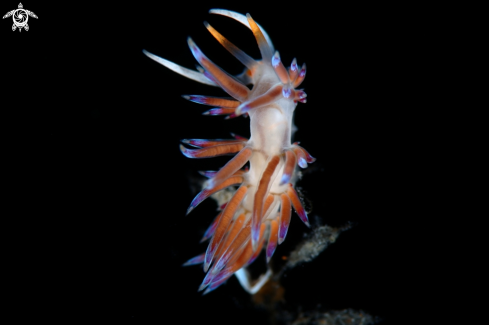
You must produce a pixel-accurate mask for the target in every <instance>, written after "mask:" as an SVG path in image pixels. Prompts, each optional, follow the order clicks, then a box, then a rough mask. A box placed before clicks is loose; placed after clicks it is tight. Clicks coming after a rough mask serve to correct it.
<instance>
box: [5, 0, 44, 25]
mask: <svg viewBox="0 0 489 325" xmlns="http://www.w3.org/2000/svg"><path fill="white" fill-rule="evenodd" d="M10 16H12V19H13V21H14V24H13V25H12V31H15V29H17V28H18V29H19V32H20V31H22V28H24V29H25V30H29V25H27V21H28V20H29V16H31V17H34V18H36V19H37V16H36V14H35V13H33V12H32V11H29V10H25V9H23V6H22V3H19V8H18V9H14V10H12V11H9V12H7V13H6V14H5V16H3V18H4V19H5V18H7V17H10Z"/></svg>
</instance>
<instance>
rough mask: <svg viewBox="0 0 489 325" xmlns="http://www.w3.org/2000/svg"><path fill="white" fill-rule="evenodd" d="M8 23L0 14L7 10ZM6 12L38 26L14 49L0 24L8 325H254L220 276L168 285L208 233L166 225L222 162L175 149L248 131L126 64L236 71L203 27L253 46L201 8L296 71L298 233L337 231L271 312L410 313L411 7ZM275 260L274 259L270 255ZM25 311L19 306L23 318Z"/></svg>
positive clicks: (182, 6)
mask: <svg viewBox="0 0 489 325" xmlns="http://www.w3.org/2000/svg"><path fill="white" fill-rule="evenodd" d="M8 5H9V6H8V7H5V6H7V3H5V4H2V7H1V9H2V10H3V11H4V12H7V11H9V10H12V9H15V8H16V7H17V3H14V2H11V3H9V4H8ZM23 5H24V8H25V9H29V10H31V11H33V12H34V13H36V15H38V17H39V19H34V18H30V19H29V26H30V30H29V31H27V32H26V31H24V30H23V31H22V32H20V33H19V32H18V31H15V32H12V31H11V29H10V27H11V23H12V22H11V21H10V20H9V19H5V20H2V21H1V26H0V27H1V28H0V29H1V32H0V35H1V43H2V50H1V51H2V53H1V55H2V61H1V62H2V70H3V71H4V73H3V76H2V79H3V80H2V84H4V85H5V86H3V87H2V88H3V89H4V90H3V91H4V93H3V96H2V97H3V98H4V104H3V105H2V106H3V110H2V111H3V114H4V119H3V124H4V131H5V132H4V140H5V142H4V143H5V149H6V150H5V156H4V157H5V161H6V162H7V165H8V167H6V171H7V173H6V174H7V176H8V177H9V178H10V177H11V178H12V179H13V181H14V182H13V184H12V188H11V191H9V192H10V195H9V197H8V198H9V200H10V199H12V201H11V202H13V203H14V205H15V207H16V209H15V214H13V215H12V217H11V218H8V221H7V224H6V227H4V231H5V232H6V233H5V237H4V238H5V239H6V245H5V246H4V247H5V251H6V254H5V258H6V261H7V262H6V265H9V267H8V269H9V270H11V275H12V279H15V280H12V282H13V283H14V285H15V284H18V285H19V286H20V287H19V288H20V289H19V290H15V291H14V292H15V293H12V299H11V302H12V304H13V306H16V307H18V306H19V305H20V306H21V310H22V311H21V312H19V313H18V315H21V316H22V315H24V314H30V315H33V316H34V317H36V318H39V319H62V320H65V321H73V320H76V319H78V318H88V319H92V320H94V321H96V320H98V319H100V318H101V317H103V318H104V319H107V320H116V321H132V322H134V323H140V324H146V323H147V324H149V323H151V324H155V323H165V324H167V323H169V324H173V323H185V324H187V323H189V324H191V323H194V322H206V321H212V322H213V324H249V323H253V324H269V320H268V318H267V313H266V311H264V310H263V309H260V308H259V307H256V306H254V305H253V303H252V302H251V299H250V296H249V295H248V294H247V293H246V292H244V290H243V289H242V288H241V287H240V286H239V284H238V282H237V281H236V279H235V278H232V279H230V280H229V281H228V283H227V284H225V285H223V286H222V287H220V288H219V289H218V290H216V291H214V292H212V293H210V294H209V295H206V296H202V295H201V294H200V293H198V292H197V288H198V287H199V285H200V283H201V281H202V279H203V276H204V273H203V272H202V271H201V270H200V269H199V268H198V267H188V268H183V267H181V264H182V263H183V262H185V261H186V260H187V259H189V258H190V257H193V256H195V255H198V254H200V253H201V252H203V251H204V250H205V245H204V244H199V240H200V238H201V236H202V234H203V231H204V230H205V229H206V227H207V226H208V225H209V223H210V222H211V220H212V219H213V217H214V215H215V204H214V202H212V201H210V200H209V202H207V201H206V202H204V203H202V205H201V206H199V207H198V208H197V209H196V210H195V211H193V212H192V213H191V214H190V215H188V216H185V211H186V209H187V207H188V205H189V203H190V201H191V200H192V198H193V197H194V196H195V194H196V190H197V189H198V181H199V180H201V177H200V176H199V175H198V173H197V171H198V170H213V169H217V168H219V167H220V166H222V165H223V164H224V163H225V161H226V158H214V159H209V160H191V159H188V158H185V157H184V156H183V155H182V154H181V153H180V151H179V148H178V147H179V141H180V140H181V139H184V138H204V139H207V138H208V139H212V138H226V137H229V133H230V132H235V133H238V134H241V135H243V136H248V135H249V129H248V128H249V126H248V120H246V119H243V118H238V119H233V120H230V121H224V120H223V119H222V117H207V116H201V113H202V112H203V111H204V110H206V109H207V107H206V106H202V105H198V104H195V103H191V102H188V101H186V100H184V99H183V98H181V95H182V94H200V95H215V96H222V95H223V92H221V91H220V90H218V89H215V88H213V87H209V86H205V85H201V84H198V83H196V82H194V81H191V80H188V79H186V78H184V77H181V76H179V75H177V74H175V73H173V72H171V71H169V70H168V69H166V68H164V67H163V66H161V65H158V64H157V63H155V62H154V61H152V60H150V59H149V58H147V57H146V56H145V55H143V53H142V49H146V50H148V51H149V52H151V53H154V54H155V55H158V56H161V57H164V58H166V59H168V60H170V61H173V62H176V63H178V64H180V65H182V66H185V67H189V68H193V67H194V66H195V63H196V62H195V60H194V58H193V57H192V54H191V53H190V50H189V49H188V47H187V44H186V39H187V37H188V36H191V37H192V38H193V40H194V41H195V42H196V43H197V45H198V46H199V47H200V48H201V49H202V51H203V52H204V53H206V55H207V56H208V57H209V58H211V60H213V61H214V62H216V63H217V64H219V65H220V66H221V67H222V68H224V69H225V70H226V71H228V72H230V73H232V74H237V73H240V72H241V71H242V66H241V64H240V63H239V61H237V60H235V59H234V58H233V57H232V56H231V55H230V54H229V53H228V52H227V51H226V50H224V49H223V48H222V47H221V45H219V43H218V42H217V41H215V40H214V39H213V37H212V36H211V35H210V34H209V33H208V32H207V30H206V29H205V27H204V25H203V21H208V22H209V23H211V25H212V26H213V27H215V28H216V29H217V30H218V31H220V32H221V33H222V34H224V36H226V37H227V38H228V39H230V40H231V41H232V42H233V43H234V44H236V45H237V46H238V47H240V48H241V49H243V50H245V51H246V52H247V53H248V54H250V55H251V56H253V57H255V58H258V57H259V51H258V49H257V47H256V43H255V41H254V39H253V36H252V33H251V32H250V31H249V30H248V29H247V28H245V27H244V26H242V25H241V24H239V23H238V22H235V21H234V20H231V19H228V18H226V17H221V16H217V15H209V14H208V10H209V9H211V8H224V9H229V10H234V11H237V12H240V13H247V12H249V13H250V14H251V15H252V17H253V18H254V19H255V20H256V21H257V22H259V23H260V24H261V25H262V26H263V27H264V28H265V29H266V31H267V32H268V34H269V35H270V37H271V39H272V41H273V42H274V45H275V48H276V49H277V50H279V51H280V54H281V58H282V60H283V62H284V64H286V65H287V66H288V65H289V64H290V61H291V60H292V58H294V57H296V58H297V59H298V62H299V63H300V64H302V63H303V62H306V64H307V67H308V70H307V76H306V80H305V82H304V83H303V87H304V88H305V90H306V92H307V94H308V102H307V103H306V104H299V105H298V107H297V109H296V115H295V124H296V125H297V127H298V132H297V133H296V134H295V141H300V142H301V145H302V146H304V147H305V148H306V149H307V150H308V151H309V152H310V153H311V154H312V155H313V156H314V157H316V158H317V161H316V162H315V163H314V164H312V165H310V167H309V169H308V172H305V173H304V178H303V180H302V181H301V182H300V183H299V185H300V186H301V188H302V189H303V191H304V194H305V196H306V198H307V200H308V201H309V202H311V207H312V212H311V213H310V218H311V221H312V225H313V227H314V226H319V225H322V224H328V225H331V226H342V225H345V224H347V223H348V222H352V223H353V224H354V227H353V228H352V229H351V230H348V231H346V232H344V233H343V234H341V235H340V237H339V239H338V241H337V242H336V243H335V244H334V245H332V246H330V247H329V248H328V249H327V250H326V251H324V252H323V253H322V254H321V255H320V256H319V257H318V258H317V259H316V260H315V261H314V262H312V263H308V264H303V265H301V266H299V267H297V268H296V269H294V270H292V271H290V272H287V273H286V277H285V278H284V279H283V284H284V286H285V289H286V293H285V297H284V298H285V304H286V309H288V310H289V311H290V312H292V313H295V312H297V311H299V310H302V311H306V312H307V311H311V310H322V311H328V310H341V309H345V308H354V309H357V310H360V309H361V310H363V311H365V312H367V313H369V314H371V315H373V316H378V317H379V319H380V321H381V323H382V324H399V323H402V322H403V321H405V320H407V319H411V318H414V319H416V318H417V316H418V315H419V314H420V313H421V312H422V311H423V309H424V306H423V304H422V303H420V301H419V300H417V298H416V297H417V295H414V296H413V295H410V296H409V297H408V295H407V294H406V292H410V293H411V294H412V293H413V292H415V291H416V290H415V288H417V286H418V284H417V280H416V279H417V277H418V274H419V273H420V272H422V269H423V266H422V265H423V261H422V260H421V257H417V256H414V255H415V253H412V251H413V249H412V247H413V246H414V245H416V244H418V241H419V240H421V239H420V238H421V233H422V230H421V229H422V227H421V226H419V225H420V224H422V223H423V219H424V218H425V216H426V215H427V214H429V213H430V212H431V211H430V210H429V209H430V208H427V209H422V208H421V206H422V205H423V204H424V202H426V201H428V200H429V195H430V194H429V191H430V187H431V186H432V184H431V181H430V179H429V178H426V177H425V175H426V174H425V175H423V176H421V175H420V170H421V166H424V167H423V173H426V169H429V168H431V166H430V164H429V162H428V161H427V158H426V156H427V154H428V153H427V151H428V150H429V149H428V148H429V147H430V144H423V146H421V147H419V146H418V144H419V138H420V137H421V134H423V133H425V132H426V131H425V128H426V124H427V123H428V122H427V121H426V120H423V119H420V118H419V116H422V114H423V113H421V114H420V112H421V110H422V107H420V105H428V104H429V103H426V102H424V103H421V102H420V101H419V97H420V95H419V94H422V93H425V92H427V91H428V90H427V87H428V86H427V85H428V84H429V80H430V78H432V77H431V74H430V71H429V70H426V69H422V68H421V67H420V66H421V65H422V64H423V65H424V64H425V63H424V62H425V60H429V49H428V48H429V45H428V44H429V42H430V36H429V35H423V37H420V34H421V33H420V30H419V27H418V26H419V25H420V24H422V21H423V19H424V18H423V15H422V14H420V12H422V8H399V7H392V8H389V7H385V6H382V7H381V6H376V5H372V4H363V5H357V4H345V5H342V6H337V5H330V4H323V5H322V6H321V7H317V6H315V5H312V4H307V3H299V4H295V5H294V6H287V5H285V4H280V6H279V4H278V3H276V2H271V4H270V5H269V6H265V5H264V4H262V3H252V4H242V5H230V4H227V3H226V2H218V1H216V2H202V3H200V4H198V5H196V4H191V3H187V2H183V1H181V2H179V3H175V2H164V1H158V2H155V1H138V2H136V3H133V4H132V5H131V6H128V5H123V4H120V3H111V4H104V5H100V4H98V5H95V4H94V5H93V6H91V5H87V4H85V5H80V6H78V5H73V4H65V6H52V5H51V6H49V7H48V6H44V5H43V4H41V3H38V2H30V3H28V2H23ZM406 10H410V11H409V12H410V13H414V14H413V15H411V14H408V13H407V11H406ZM3 14H4V13H2V15H3ZM427 56H428V58H427ZM421 70H423V77H422V78H420V71H421ZM420 79H422V80H420ZM414 80H417V82H414ZM427 141H435V140H427ZM421 178H422V179H423V185H421ZM308 232H310V230H309V229H307V228H306V227H304V226H303V224H302V223H301V222H300V221H299V220H298V218H297V217H294V219H293V221H292V225H291V228H290V230H289V238H288V239H287V241H286V242H290V244H289V245H291V246H290V247H293V244H294V243H297V242H298V241H299V240H300V239H301V237H302V236H303V234H304V233H308ZM418 236H419V237H418ZM284 245H285V244H284ZM281 248H282V247H279V249H278V250H277V252H276V255H277V256H280V254H286V252H285V251H283V252H281V251H280V250H281ZM17 279H18V280H17ZM27 302H29V304H27ZM31 303H32V304H31ZM31 305H35V306H37V307H38V308H36V309H31V308H30V307H26V308H22V306H31ZM26 310H29V312H27V311H26ZM33 310H35V312H34V311H33ZM172 319H173V320H172ZM174 319H177V320H178V321H176V322H175V321H174Z"/></svg>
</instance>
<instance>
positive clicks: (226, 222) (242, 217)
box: [144, 9, 315, 293]
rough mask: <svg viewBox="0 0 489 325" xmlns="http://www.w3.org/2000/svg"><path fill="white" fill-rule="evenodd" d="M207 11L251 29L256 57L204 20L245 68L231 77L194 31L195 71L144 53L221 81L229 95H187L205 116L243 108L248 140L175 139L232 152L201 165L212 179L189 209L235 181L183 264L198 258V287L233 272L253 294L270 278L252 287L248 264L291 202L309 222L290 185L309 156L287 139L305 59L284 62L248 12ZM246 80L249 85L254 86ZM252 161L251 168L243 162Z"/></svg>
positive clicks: (215, 152) (195, 154)
mask: <svg viewBox="0 0 489 325" xmlns="http://www.w3.org/2000/svg"><path fill="white" fill-rule="evenodd" d="M210 13H211V14H218V15H223V16H227V17H230V18H233V19H235V20H237V21H238V22H240V23H242V24H243V25H245V26H247V27H248V28H249V29H251V31H252V32H253V34H254V36H255V38H256V40H257V43H258V46H259V49H260V53H261V56H262V60H255V59H253V58H251V57H250V56H248V55H247V54H246V53H244V52H243V51H241V50H240V49H239V48H237V47H236V46H235V45H234V44H232V43H231V42H229V41H228V40H227V39H226V38H224V36H222V35H221V34H220V33H219V32H218V31H216V30H215V29H214V28H212V26H210V25H209V24H208V23H205V25H206V27H207V29H208V30H209V31H210V33H211V34H212V35H213V36H214V37H215V38H216V39H217V40H218V41H219V42H220V43H221V44H222V45H223V46H224V47H225V48H226V49H227V50H228V51H229V52H231V54H233V55H234V56H235V57H236V58H237V59H238V60H239V61H241V63H243V65H244V66H245V67H246V68H245V70H244V72H243V73H242V74H240V75H238V76H231V75H229V74H228V73H226V72H225V71H223V70H222V69H221V68H219V67H218V66H217V65H216V64H214V63H213V62H212V61H211V60H210V59H208V58H207V57H206V56H205V55H204V54H203V53H202V52H201V51H200V49H199V48H198V47H197V45H196V44H195V43H194V41H193V40H192V39H191V38H188V45H189V47H190V50H191V52H192V54H193V55H194V57H195V59H196V60H197V61H198V63H199V64H200V67H198V70H197V71H194V70H190V69H187V68H184V67H181V66H179V65H177V64H175V63H173V62H170V61H168V60H165V59H163V58H160V57H157V56H155V55H153V54H151V53H149V52H147V51H144V53H145V54H146V55H147V56H148V57H150V58H151V59H153V60H155V61H156V62H158V63H160V64H162V65H164V66H166V67H167V68H169V69H171V70H173V71H175V72H177V73H179V74H181V75H183V76H185V77H188V78H190V79H193V80H195V81H198V82H201V83H204V84H207V85H211V86H218V87H221V88H222V89H223V90H224V91H225V92H226V93H227V94H228V95H230V96H231V97H232V98H218V97H208V96H200V95H189V96H184V98H185V99H188V100H190V101H193V102H196V103H199V104H204V105H209V106H212V107H213V108H212V109H210V110H208V111H206V112H205V113H204V114H205V115H227V118H234V117H238V116H240V115H248V116H249V120H250V131H251V132H250V133H251V136H250V138H249V139H245V138H243V137H240V136H234V138H233V139H227V140H223V139H216V140H203V139H187V140H183V141H182V142H183V143H184V144H185V145H187V146H188V147H194V148H195V149H191V148H188V147H186V146H184V145H181V146H180V149H181V151H182V153H183V154H184V155H185V156H186V157H189V158H209V157H215V156H220V155H228V154H236V155H235V156H234V157H233V158H232V159H231V160H230V161H229V162H228V163H227V164H226V165H225V166H224V167H222V168H221V169H220V170H219V171H206V172H202V175H204V176H206V177H208V178H209V180H208V182H207V185H206V187H205V188H204V189H203V190H202V191H201V192H200V193H199V194H198V195H197V196H196V197H195V198H194V200H193V201H192V202H191V204H190V207H189V208H188V210H187V214H188V213H189V212H190V211H192V210H193V209H194V208H195V207H196V206H197V205H198V204H200V203H201V202H202V201H203V200H204V199H206V198H208V197H209V196H210V195H212V194H214V193H216V192H218V191H221V190H224V189H226V188H229V187H231V186H237V187H238V188H237V190H236V191H235V192H234V195H233V196H232V198H231V199H230V200H229V201H228V202H227V203H225V204H224V205H223V206H221V210H220V212H219V214H218V216H217V217H216V218H215V220H214V222H213V223H212V224H211V225H210V227H209V228H208V230H207V231H206V233H205V235H204V238H203V240H208V239H209V240H210V243H209V245H208V247H207V251H206V252H205V253H203V254H201V255H199V256H196V257H194V258H192V259H190V260H189V261H187V263H185V264H184V265H194V264H203V267H204V271H205V272H207V274H206V276H205V278H204V281H203V282H202V285H201V286H200V288H199V290H204V289H205V291H204V293H208V292H210V291H212V290H214V289H215V288H217V287H218V286H220V285H221V284H223V283H224V282H226V280H227V279H228V278H230V277H231V276H232V275H233V274H236V275H237V277H238V279H239V280H240V282H241V284H242V285H243V287H244V288H245V289H246V290H247V291H249V292H250V293H255V292H256V291H257V290H258V289H259V288H260V286H261V285H263V283H265V282H266V280H267V277H268V276H269V275H270V274H271V273H270V272H267V274H265V275H264V276H263V277H262V279H261V281H258V283H257V284H255V285H253V286H251V285H250V283H249V281H248V280H247V277H246V271H245V268H246V267H247V266H248V265H250V264H251V263H252V262H253V261H254V260H255V259H256V258H257V256H258V255H259V254H260V252H261V251H262V249H263V247H264V246H265V245H266V246H265V247H266V248H265V251H266V257H267V261H269V260H270V258H271V257H272V255H273V253H274V251H275V249H276V247H277V245H279V244H281V243H282V242H283V241H284V239H285V237H286V235H287V230H288V227H289V222H290V217H291V209H292V207H293V208H294V210H295V211H296V213H297V214H298V216H299V217H300V219H301V220H302V221H303V222H304V223H305V224H306V225H307V226H309V221H308V217H307V214H306V212H305V210H304V208H303V206H302V204H301V201H300V199H299V196H298V195H297V192H296V191H295V189H294V185H295V181H296V178H297V177H296V169H297V167H296V166H299V167H301V168H305V167H307V164H308V163H312V162H314V160H315V159H314V158H313V157H312V156H311V155H310V154H309V153H308V152H307V151H306V150H305V149H304V148H302V147H300V146H299V145H298V143H292V142H291V139H292V134H293V131H294V128H295V127H294V125H293V114H294V110H295V108H296V106H297V103H299V102H301V103H305V102H306V96H307V95H306V93H305V92H304V91H303V90H301V89H297V88H298V87H299V86H300V85H301V83H302V82H303V80H304V78H305V74H306V66H305V64H304V65H303V66H302V67H300V68H299V66H298V65H297V62H296V60H295V59H294V60H293V61H292V63H291V65H290V67H289V68H286V67H285V66H284V65H283V63H282V61H281V59H280V56H279V53H278V52H275V51H274V47H273V44H272V42H271V40H270V38H269V36H268V34H267V33H266V32H265V31H264V30H263V28H261V27H260V26H259V25H258V24H257V23H256V22H255V21H254V20H253V19H252V18H251V16H250V15H249V14H247V15H246V16H244V15H241V14H238V13H236V12H232V11H228V10H222V9H212V10H210ZM247 85H252V87H251V89H250V88H248V87H247ZM248 162H249V168H244V166H245V164H246V163H248Z"/></svg>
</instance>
